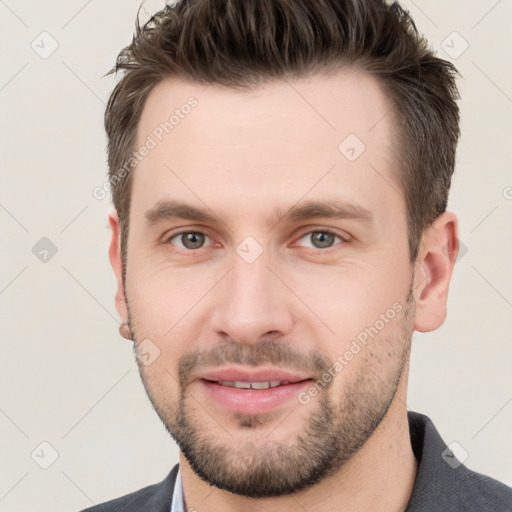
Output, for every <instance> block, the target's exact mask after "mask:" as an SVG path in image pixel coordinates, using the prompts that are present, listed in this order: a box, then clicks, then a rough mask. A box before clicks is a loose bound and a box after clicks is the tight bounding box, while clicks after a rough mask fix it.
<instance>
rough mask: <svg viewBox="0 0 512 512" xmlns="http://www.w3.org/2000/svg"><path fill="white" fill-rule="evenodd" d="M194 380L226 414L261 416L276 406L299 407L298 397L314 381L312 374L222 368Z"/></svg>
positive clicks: (277, 370) (275, 370)
mask: <svg viewBox="0 0 512 512" xmlns="http://www.w3.org/2000/svg"><path fill="white" fill-rule="evenodd" d="M196 381H197V382H198V383H199V385H200V386H201V388H202V389H203V390H204V391H205V393H206V395H207V398H208V399H209V401H210V402H211V401H212V400H213V402H214V403H215V404H216V405H217V406H220V407H221V408H222V409H223V410H225V411H228V412H236V413H239V414H263V413H268V412H271V411H273V410H275V409H276V408H277V407H279V406H292V405H295V406H298V405H299V403H298V401H297V396H298V394H299V393H300V391H302V390H303V389H304V388H306V387H307V386H310V385H311V384H312V382H313V381H314V380H313V377H311V375H307V374H301V373H296V372H293V373H292V372H288V371H284V370H279V369H270V368H269V369H257V370H253V371H248V370H241V369H236V368H225V369H220V370H214V371H211V372H206V373H203V374H202V375H201V376H199V377H198V378H197V379H196ZM294 399H295V400H294Z"/></svg>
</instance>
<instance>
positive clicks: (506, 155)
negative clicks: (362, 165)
mask: <svg viewBox="0 0 512 512" xmlns="http://www.w3.org/2000/svg"><path fill="white" fill-rule="evenodd" d="M147 5H148V10H151V9H153V8H156V7H158V6H160V5H163V2H148V3H147ZM403 5H404V6H406V7H407V8H409V9H410V10H411V12H412V14H413V16H414V18H415V20H416V23H417V25H418V27H419V29H420V30H421V31H422V32H425V33H426V34H427V35H428V36H429V38H430V40H431V42H432V45H433V46H434V47H436V48H437V49H439V52H440V54H442V55H443V56H444V57H445V58H449V56H448V55H447V54H446V53H445V51H444V50H443V48H445V49H446V50H447V51H449V52H450V54H451V57H450V58H452V60H454V61H455V62H456V64H457V66H458V67H459V69H460V71H461V73H462V75H463V80H462V81H461V83H460V86H461V92H462V96H463V100H462V104H461V106H462V114H463V121H462V131H463V137H462V141H461V145H460V150H459V155H458V164H457V170H456V174H455V177H454V181H453V189H452V194H451V198H450V203H449V209H451V210H452V211H454V212H455V213H457V214H458V216H459V219H460V226H461V231H460V238H461V241H462V243H463V244H464V246H465V247H467V253H466V254H464V255H463V256H462V258H461V259H460V260H459V262H458V264H457V266H456V268H455V272H454V277H453V282H452V287H451V291H450V296H449V314H448V318H447V320H446V322H445V324H444V325H443V326H442V328H441V329H439V330H438V331H436V332H434V333H429V334H422V335H419V334H415V341H414V348H413V357H412V368H411V378H410V396H409V403H408V406H409V408H410V409H412V410H417V411H420V412H423V413H425V414H428V415H429V416H430V417H431V418H432V419H433V420H434V422H435V424H436V426H437V427H438V429H439V430H440V432H441V434H442V436H443V437H444V439H445V441H446V442H447V443H450V442H452V441H457V442H458V443H459V444H460V445H461V446H462V447H464V449H465V450H466V451H467V452H468V453H469V458H468V459H467V461H466V463H467V465H468V466H469V467H470V468H473V469H476V470H478V471H480V472H483V473H487V474H489V475H491V476H493V477H495V478H498V479H500V480H502V481H504V482H506V483H508V484H509V485H512V462H511V461H512V442H511V441H512V439H511V437H512V372H511V360H512V336H511V331H512V272H511V269H510V262H511V261H512V257H511V256H512V235H511V233H512V173H511V171H510V169H511V167H510V162H511V161H512V158H511V157H512V154H511V147H512V144H511V141H512V128H511V124H512V123H511V122H510V121H511V118H512V72H511V69H510V50H511V48H512V33H511V30H510V22H511V20H512V1H511V0H501V1H497V0H472V1H467V0H466V1H465V2H458V1H454V0H452V1H450V2H447V1H446V0H429V1H424V2H420V1H419V0H416V1H415V2H413V1H406V2H403ZM135 8H136V6H135V4H134V2H133V0H132V1H130V2H127V1H126V0H124V1H121V0H89V1H85V0H67V1H63V0H60V1H58V0H53V1H48V2H35V1H29V0H6V1H0V38H1V45H2V46H1V47H2V66H1V69H0V108H1V112H2V113H1V119H2V122H1V133H0V140H1V144H2V146H1V148H2V151H1V156H2V165H1V176H2V178H1V179H2V181H1V188H0V230H1V233H2V240H3V243H2V252H1V255H2V259H1V265H0V315H1V324H0V325H1V329H2V350H1V357H0V390H1V396H0V433H1V437H0V440H1V457H0V511H9V512H17V511H20V512H21V511H23V512H27V511H35V510H37V511H39V512H50V511H51V512H56V511H73V510H78V509H81V508H83V507H86V506H88V505H91V504H92V503H99V502H101V501H105V500H107V499H109V498H113V497H117V496H119V495H122V494H124V493H127V492H129V491H133V490H136V489H138V488H140V487H142V486H144V485H148V484H151V483H155V482H157V481H160V480H161V479H163V478H164V477H165V475H166V474H167V472H168V471H169V469H170V467H171V466H172V465H174V463H175V462H176V461H177V453H178V452H177V449H176V446H175V445H174V443H173V441H172V440H171V439H170V437H169V436H168V434H167V433H166V431H165V430H164V428H163V426H162V425H161V423H160V420H159V419H158V417H157V416H156V414H155V413H154V412H153V410H152V408H151V406H150V404H149V401H148V400H147V398H146V396H145V392H144V390H143V388H142V385H141V383H140V382H139V377H138V373H137V370H136V365H135V362H134V359H133V356H132V351H131V345H130V344H129V343H128V342H125V341H123V340H122V339H121V338H120V337H119V335H118V330H117V329H118V317H117V313H116V310H115V308H114V291H115V280H114V276H113V273H112V271H111V268H110V264H109V261H108V257H107V247H108V242H109V229H108V224H107V214H108V211H109V209H110V203H109V197H107V198H106V199H103V200H98V199H95V198H94V197H93V195H92V191H93V189H94V188H95V187H97V186H101V185H102V184H103V183H104V182H105V179H106V178H105V176H106V164H105V153H104V146H105V135H104V132H103V125H102V115H103V111H104V103H105V102H106V101H107V98H108V95H109V92H110V91H111V89H112V87H113V80H112V79H111V78H101V77H102V75H103V74H105V73H106V71H107V70H108V69H109V68H110V66H111V65H112V64H113V62H114V59H115V57H116V55H117V53H118V51H119V50H120V49H121V48H122V47H123V46H125V45H126V44H127V43H129V41H130V40H131V36H132V31H133V23H134V14H135ZM43 31H47V32H48V33H49V34H50V35H51V36H48V35H44V34H43V35H41V33H42V32H43ZM454 31H456V32H457V34H453V32H454ZM52 41H56V43H54V42H52ZM443 41H444V43H443ZM32 42H34V43H32ZM32 44H33V45H34V47H35V48H37V50H38V52H39V53H37V52H36V51H35V49H33V47H32V46H31V45H32ZM52 44H54V45H55V44H58V48H57V49H56V50H55V52H54V53H53V54H52V55H50V56H48V55H44V56H45V57H47V58H42V57H41V56H40V54H41V53H43V54H44V52H49V51H50V50H51V49H52V46H51V45H52ZM466 44H467V45H469V46H468V48H467V49H466V50H465V51H464V52H463V53H461V52H462V51H463V50H464V49H465V46H466ZM459 54H460V55H459ZM43 237H47V238H48V239H50V240H51V242H52V243H53V244H54V245H55V247H56V249H57V253H56V254H55V255H54V256H53V257H50V256H51V253H49V254H48V256H47V258H48V261H47V262H46V263H43V262H41V261H40V260H39V259H38V258H37V257H36V256H35V255H34V254H33V252H32V248H33V247H34V246H35V245H36V243H38V241H39V240H40V239H41V238H43ZM43 243H44V242H43ZM37 247H38V246H37ZM36 252H37V251H36ZM43 441H45V442H47V443H49V445H51V446H48V445H41V444H40V443H41V442H43ZM53 450H55V455H57V454H58V458H57V459H56V460H55V461H54V462H53V463H52V464H51V465H49V464H50V463H51V462H52V454H54V452H53ZM31 454H32V455H31ZM36 461H37V462H36ZM41 464H42V465H49V467H48V468H47V469H43V468H41V467H40V465H41Z"/></svg>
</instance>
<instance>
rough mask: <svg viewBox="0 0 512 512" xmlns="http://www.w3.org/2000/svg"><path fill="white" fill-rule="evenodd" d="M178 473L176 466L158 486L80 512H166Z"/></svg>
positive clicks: (145, 488)
mask: <svg viewBox="0 0 512 512" xmlns="http://www.w3.org/2000/svg"><path fill="white" fill-rule="evenodd" d="M177 473H178V464H176V465H175V466H174V467H173V468H172V469H171V471H170V472H169V474H168V475H167V477H166V478H165V479H164V480H162V481H161V482H160V483H158V484H153V485H148V486H147V487H144V488H142V489H139V490H138V491H134V492H131V493H130V494H126V495H124V496H121V497H119V498H116V499H113V500H110V501H106V502H105V503H100V504H99V505H94V506H93V507H89V508H87V509H84V510H82V511H81V512H132V511H133V512H135V511H137V512H139V511H141V510H144V511H145V512H150V511H151V512H161V511H162V512H163V511H166V512H168V511H169V509H170V506H171V500H172V494H173V490H174V483H175V481H176V475H177Z"/></svg>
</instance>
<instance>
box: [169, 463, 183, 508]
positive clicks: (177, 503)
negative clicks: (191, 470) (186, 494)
mask: <svg viewBox="0 0 512 512" xmlns="http://www.w3.org/2000/svg"><path fill="white" fill-rule="evenodd" d="M170 512H185V505H184V503H183V485H182V483H181V474H180V470H179V468H178V474H177V475H176V482H174V492H173V494H172V503H171V511H170Z"/></svg>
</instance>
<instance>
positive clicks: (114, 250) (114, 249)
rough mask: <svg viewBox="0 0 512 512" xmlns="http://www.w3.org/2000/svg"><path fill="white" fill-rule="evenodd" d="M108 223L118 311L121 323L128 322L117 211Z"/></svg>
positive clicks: (109, 253)
mask: <svg viewBox="0 0 512 512" xmlns="http://www.w3.org/2000/svg"><path fill="white" fill-rule="evenodd" d="M108 222H109V224H110V228H111V230H112V239H111V240H110V248H109V251H108V255H109V259H110V264H111V265H112V269H113V270H114V274H115V276H116V280H117V290H116V299H115V302H116V309H117V312H118V313H119V316H120V317H121V322H128V308H127V305H126V295H125V291H124V286H123V263H122V259H121V245H120V237H119V234H120V225H119V217H118V215H117V211H116V210H115V209H114V210H113V211H112V212H111V213H110V214H109V216H108Z"/></svg>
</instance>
